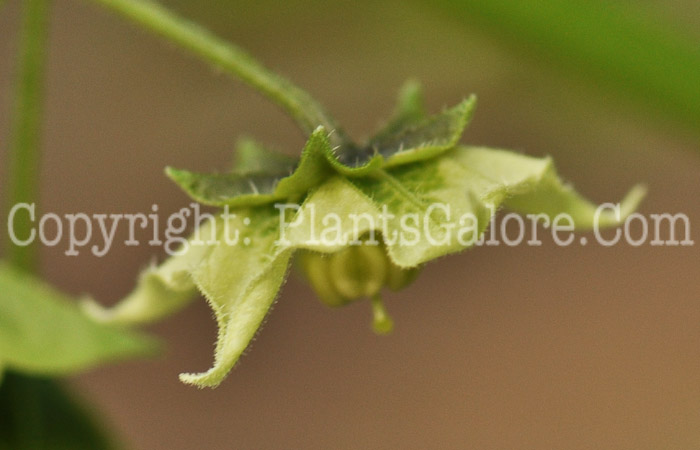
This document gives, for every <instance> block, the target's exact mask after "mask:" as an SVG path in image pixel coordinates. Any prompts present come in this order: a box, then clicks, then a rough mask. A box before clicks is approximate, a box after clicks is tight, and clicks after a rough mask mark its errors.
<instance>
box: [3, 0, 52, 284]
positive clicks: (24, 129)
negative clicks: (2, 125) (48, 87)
mask: <svg viewBox="0 0 700 450" xmlns="http://www.w3.org/2000/svg"><path fill="white" fill-rule="evenodd" d="M23 5H24V11H23V13H22V29H21V32H20V33H21V36H20V41H21V43H20V45H21V49H20V54H19V65H18V78H17V81H16V87H15V95H16V97H15V99H14V102H15V104H14V110H13V115H12V129H11V131H10V139H11V144H10V148H9V151H10V155H9V158H10V163H9V172H8V175H7V179H8V182H7V191H6V192H7V201H8V205H9V208H11V207H12V206H14V205H15V204H17V203H34V202H36V201H37V200H38V198H37V197H38V194H39V183H38V181H39V160H40V146H41V115H42V107H43V97H44V67H45V64H46V52H45V46H46V38H47V31H48V26H47V25H48V11H49V2H48V1H46V0H27V1H25V2H23ZM9 208H8V210H9ZM15 223H16V226H15V231H16V233H17V234H18V236H19V237H20V239H24V238H25V237H27V236H28V235H29V230H30V229H31V226H32V225H31V222H30V220H29V217H28V216H26V215H20V216H18V217H17V220H16V222H15ZM6 252H7V257H8V258H9V260H10V262H12V264H13V265H14V266H15V267H18V268H21V269H24V270H26V271H29V272H33V271H34V269H35V268H36V264H37V247H36V246H35V245H29V246H23V247H20V246H16V245H7V248H6Z"/></svg>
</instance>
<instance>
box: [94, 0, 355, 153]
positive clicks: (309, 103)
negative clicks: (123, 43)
mask: <svg viewBox="0 0 700 450" xmlns="http://www.w3.org/2000/svg"><path fill="white" fill-rule="evenodd" d="M92 1H93V2H95V3H99V4H101V5H102V6H105V7H106V8H108V9H110V10H112V11H114V12H116V13H118V14H120V15H121V16H123V17H125V18H127V19H129V20H131V21H133V22H135V23H137V24H139V25H141V26H143V27H144V28H146V29H149V30H151V31H152V32H154V33H156V34H159V35H161V36H162V37H164V38H165V39H167V40H168V41H169V42H172V43H174V44H177V45H179V46H180V47H182V48H185V49H187V50H189V51H190V52H192V53H193V54H194V55H195V56H197V57H199V58H201V59H203V60H204V61H207V62H209V63H210V64H212V65H214V66H216V67H218V68H220V69H221V70H223V71H225V72H226V73H228V74H230V75H233V76H235V77H236V78H238V79H240V80H242V81H243V82H245V83H247V84H248V85H249V86H251V87H252V88H254V89H256V90H257V91H259V92H260V93H262V94H263V95H265V96H266V97H267V98H268V99H270V100H272V101H273V102H275V103H276V104H278V105H279V106H281V107H282V108H283V109H284V110H285V111H286V112H287V113H288V114H289V115H291V116H292V118H293V119H294V120H295V121H296V122H297V124H298V125H299V126H300V127H301V128H302V130H303V131H304V132H305V133H306V134H307V135H310V134H311V133H312V132H313V131H314V130H315V129H316V127H318V126H323V127H325V128H326V130H328V131H331V130H335V133H333V136H335V139H337V140H338V144H341V143H347V142H348V141H347V138H346V136H345V135H344V133H343V132H342V130H340V129H339V128H338V126H337V124H336V122H335V120H333V118H332V117H330V116H329V115H328V113H326V111H325V110H324V109H323V107H322V106H321V105H320V104H319V103H318V102H317V101H316V100H314V99H313V98H312V97H311V96H310V95H309V94H308V93H306V92H305V91H303V90H302V89H300V88H299V87H297V86H295V85H294V84H293V83H291V82H290V81H289V80H287V79H285V78H282V77H280V76H279V75H277V74H275V73H273V72H271V71H270V70H268V69H267V68H265V67H264V66H263V65H262V64H260V63H258V62H257V61H256V60H255V59H253V58H252V57H251V56H250V55H249V54H247V53H246V52H245V51H243V50H241V49H240V48H238V47H236V46H235V45H233V44H231V43H229V42H226V41H224V40H223V39H221V38H218V37H216V36H214V35H213V34H212V33H210V32H209V31H207V30H206V29H204V28H202V27H200V26H198V25H196V24H194V23H192V22H190V21H188V20H186V19H184V18H181V17H178V16H177V15H175V14H174V13H172V12H171V11H169V10H168V9H166V8H165V7H163V6H161V5H159V4H157V3H154V2H151V1H147V0H92Z"/></svg>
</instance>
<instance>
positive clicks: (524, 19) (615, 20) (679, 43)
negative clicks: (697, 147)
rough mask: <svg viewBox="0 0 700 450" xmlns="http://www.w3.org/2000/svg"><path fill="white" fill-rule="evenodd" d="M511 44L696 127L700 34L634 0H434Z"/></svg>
mask: <svg viewBox="0 0 700 450" xmlns="http://www.w3.org/2000/svg"><path fill="white" fill-rule="evenodd" d="M426 3H427V4H429V5H430V6H431V7H437V8H439V9H442V10H443V11H445V12H447V13H448V14H450V16H451V17H454V18H457V19H459V20H461V21H463V22H465V23H467V24H469V26H473V24H474V23H477V24H479V25H481V26H483V27H484V28H486V29H488V30H489V31H490V32H491V33H492V34H493V35H495V36H497V37H498V38H499V39H500V40H501V41H502V42H504V43H506V44H507V45H508V46H510V47H513V48H515V49H517V50H518V51H524V52H528V53H531V54H533V55H536V56H538V57H541V56H545V57H546V58H547V61H548V62H549V63H551V64H553V65H558V66H560V67H562V68H565V69H568V71H569V73H571V74H575V75H576V76H580V77H583V78H585V79H587V80H588V81H591V82H594V83H596V84H597V85H599V86H601V87H604V88H607V91H611V90H612V91H615V92H617V93H618V94H620V95H621V96H626V97H628V98H631V99H632V100H635V101H637V102H638V103H644V104H645V105H646V106H647V107H648V108H649V109H650V110H652V111H653V110H656V111H662V112H664V113H665V114H667V115H668V116H670V117H673V118H675V119H676V120H679V121H683V122H685V123H686V124H688V125H689V126H690V127H692V128H694V129H695V131H700V42H698V41H697V39H693V38H692V37H691V36H688V35H684V34H683V33H681V32H680V31H679V30H678V28H677V27H674V26H673V24H672V23H670V21H667V22H664V21H662V20H661V19H660V17H661V15H660V14H659V15H652V14H651V11H645V10H643V9H642V8H641V7H640V6H639V5H638V4H637V3H634V2H620V1H610V0H589V1H585V2H572V1H569V0H542V1H538V2H521V1H518V0H499V1H476V0H438V1H435V0H431V1H430V2H426Z"/></svg>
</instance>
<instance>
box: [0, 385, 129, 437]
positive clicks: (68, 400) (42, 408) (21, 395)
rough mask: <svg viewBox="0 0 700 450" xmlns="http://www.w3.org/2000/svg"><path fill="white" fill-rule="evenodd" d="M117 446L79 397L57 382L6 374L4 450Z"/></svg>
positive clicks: (0, 423) (0, 422) (1, 415)
mask: <svg viewBox="0 0 700 450" xmlns="http://www.w3.org/2000/svg"><path fill="white" fill-rule="evenodd" d="M114 448H116V446H115V445H114V443H113V442H112V439H111V438H110V437H108V436H107V434H105V432H104V431H103V430H102V427H101V426H100V424H99V423H97V421H96V420H95V419H94V416H93V415H92V414H91V411H88V410H86V409H85V408H84V407H83V406H82V405H81V404H80V403H79V402H78V401H76V400H75V396H74V395H73V394H71V393H69V392H67V391H66V390H65V389H64V388H63V387H61V386H60V384H59V383H57V382H56V381H53V380H48V379H42V378H34V377H27V376H25V375H19V374H15V373H7V374H5V379H4V382H3V384H2V385H0V449H2V450H45V449H46V450H81V449H86V450H108V449H114Z"/></svg>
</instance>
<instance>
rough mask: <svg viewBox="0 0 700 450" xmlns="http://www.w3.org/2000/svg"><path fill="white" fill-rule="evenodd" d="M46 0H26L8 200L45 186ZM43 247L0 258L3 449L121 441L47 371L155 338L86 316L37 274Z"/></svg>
mask: <svg viewBox="0 0 700 450" xmlns="http://www.w3.org/2000/svg"><path fill="white" fill-rule="evenodd" d="M2 3H3V2H2V1H0V6H1V5H2ZM49 6H50V5H49V2H48V1H46V0H26V1H24V2H23V7H24V8H23V12H22V26H21V30H20V33H21V34H20V49H19V57H18V72H17V81H16V83H15V86H14V87H15V91H14V94H15V98H14V109H13V114H12V124H11V130H10V137H11V144H10V147H9V157H10V164H9V173H8V182H7V186H6V192H7V198H6V200H7V202H8V205H9V207H10V208H11V207H12V206H13V205H15V204H17V203H35V202H37V200H38V195H39V182H40V178H39V166H40V159H41V123H42V109H43V108H42V106H43V97H44V74H45V70H44V69H45V65H46V42H47V32H48V16H49V9H50V8H49ZM30 230H31V222H30V220H29V217H26V216H25V217H22V216H17V217H15V222H14V231H15V233H16V234H17V235H18V236H19V237H20V239H24V238H25V237H27V236H28V235H29V232H30ZM37 250H38V249H37V247H36V246H15V245H12V244H11V243H8V245H7V246H6V253H7V257H8V259H9V262H10V263H11V264H5V263H3V262H2V261H0V306H1V307H2V316H1V317H0V322H1V323H2V326H0V449H8V450H10V449H11V450H25V449H26V450H42V449H51V450H57V449H66V450H69V449H70V450H76V449H82V448H84V449H101V450H104V449H111V448H115V446H114V442H113V439H112V437H111V436H110V435H109V434H108V433H105V431H104V429H103V428H102V426H101V425H100V424H99V423H98V421H97V420H95V418H94V417H93V414H92V412H91V411H89V410H88V409H87V408H85V407H84V406H83V404H82V401H80V399H76V398H75V395H74V394H72V393H71V392H70V391H69V390H66V389H65V388H64V387H63V386H62V384H61V383H60V382H59V381H56V380H53V379H50V378H46V377H47V376H49V375H61V374H66V373H72V372H75V371H77V370H84V369H87V368H89V367H92V366H94V365H96V364H99V363H103V362H106V361H109V360H113V359H117V358H123V357H126V356H134V355H139V354H144V353H148V352H152V351H153V342H152V341H151V342H148V341H147V340H144V339H143V338H141V337H139V336H136V335H133V334H131V333H124V332H122V331H119V330H115V329H109V328H106V327H100V326H99V325H97V324H95V323H94V322H92V321H89V320H87V319H86V318H85V317H84V316H83V315H81V314H80V312H79V311H78V310H77V309H76V308H75V305H74V304H71V301H70V300H69V299H67V298H65V296H63V295H61V294H60V293H58V292H57V291H55V290H54V289H52V288H51V287H49V286H48V285H45V284H44V283H42V282H41V281H40V280H38V279H37V278H36V277H35V276H33V274H34V273H35V272H36V271H37V266H38V262H39V261H38V252H37ZM73 303H74V302H73ZM149 347H150V350H149ZM5 370H7V372H6V373H3V372H5Z"/></svg>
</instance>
